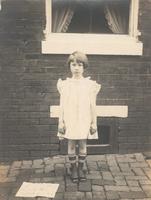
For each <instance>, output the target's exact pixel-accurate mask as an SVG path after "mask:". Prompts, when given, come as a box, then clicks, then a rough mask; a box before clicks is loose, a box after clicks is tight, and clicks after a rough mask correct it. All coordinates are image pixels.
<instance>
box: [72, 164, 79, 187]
mask: <svg viewBox="0 0 151 200" xmlns="http://www.w3.org/2000/svg"><path fill="white" fill-rule="evenodd" d="M71 180H72V182H73V183H77V182H78V171H77V166H76V163H71Z"/></svg>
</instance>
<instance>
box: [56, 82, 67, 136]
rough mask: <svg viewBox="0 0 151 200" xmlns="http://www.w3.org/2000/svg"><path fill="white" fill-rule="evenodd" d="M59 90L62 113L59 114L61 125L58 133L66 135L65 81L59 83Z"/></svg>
mask: <svg viewBox="0 0 151 200" xmlns="http://www.w3.org/2000/svg"><path fill="white" fill-rule="evenodd" d="M57 89H58V91H59V93H60V112H59V125H58V132H59V133H62V134H64V133H65V124H64V112H63V92H62V90H63V81H62V80H61V79H59V80H58V82H57Z"/></svg>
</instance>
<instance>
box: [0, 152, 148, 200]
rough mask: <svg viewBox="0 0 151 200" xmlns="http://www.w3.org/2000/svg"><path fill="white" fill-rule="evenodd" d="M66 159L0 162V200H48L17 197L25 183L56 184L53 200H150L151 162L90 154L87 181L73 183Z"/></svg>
mask: <svg viewBox="0 0 151 200" xmlns="http://www.w3.org/2000/svg"><path fill="white" fill-rule="evenodd" d="M69 166H70V165H69V162H68V159H67V157H66V156H55V157H48V158H44V159H37V160H23V161H14V162H12V163H0V200H24V199H27V200H34V199H36V200H48V198H44V197H41V198H40V197H37V198H18V197H15V194H16V192H17V191H18V189H19V187H20V186H21V184H22V183H23V182H24V181H29V182H36V183H40V182H41V183H59V189H58V191H57V193H56V196H55V198H54V200H80V199H82V200H99V199H100V200H119V199H120V200H132V199H133V200H134V199H135V200H151V160H145V158H144V156H143V155H142V154H141V153H137V154H126V155H89V156H88V157H87V162H86V165H85V170H87V181H86V182H80V183H72V182H71V180H70V176H69V173H70V170H69Z"/></svg>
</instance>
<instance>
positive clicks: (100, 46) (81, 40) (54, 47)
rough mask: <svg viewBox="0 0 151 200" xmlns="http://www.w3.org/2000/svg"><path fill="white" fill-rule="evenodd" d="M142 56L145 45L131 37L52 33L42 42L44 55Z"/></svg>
mask: <svg viewBox="0 0 151 200" xmlns="http://www.w3.org/2000/svg"><path fill="white" fill-rule="evenodd" d="M75 50H80V51H83V52H84V53H86V54H95V55H142V52H143V44H142V42H140V41H137V40H136V38H134V37H130V36H129V35H107V34H101V35H100V34H74V33H72V34H70V33H51V34H49V37H47V38H46V40H45V41H42V53H43V54H70V53H72V52H73V51H75Z"/></svg>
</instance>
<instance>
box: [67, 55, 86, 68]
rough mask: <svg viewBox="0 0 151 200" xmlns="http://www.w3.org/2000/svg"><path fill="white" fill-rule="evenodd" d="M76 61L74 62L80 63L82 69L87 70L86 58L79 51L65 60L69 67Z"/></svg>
mask: <svg viewBox="0 0 151 200" xmlns="http://www.w3.org/2000/svg"><path fill="white" fill-rule="evenodd" d="M73 61H76V62H81V63H83V66H84V68H87V67H88V65H89V63H88V57H87V56H86V54H84V53H82V52H80V51H75V52H73V53H72V54H70V56H69V57H68V60H67V65H68V67H70V63H71V62H73Z"/></svg>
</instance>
